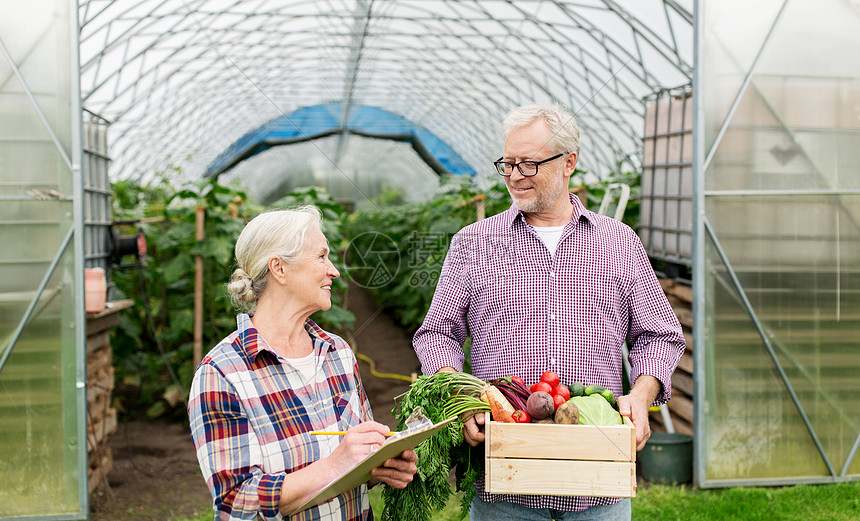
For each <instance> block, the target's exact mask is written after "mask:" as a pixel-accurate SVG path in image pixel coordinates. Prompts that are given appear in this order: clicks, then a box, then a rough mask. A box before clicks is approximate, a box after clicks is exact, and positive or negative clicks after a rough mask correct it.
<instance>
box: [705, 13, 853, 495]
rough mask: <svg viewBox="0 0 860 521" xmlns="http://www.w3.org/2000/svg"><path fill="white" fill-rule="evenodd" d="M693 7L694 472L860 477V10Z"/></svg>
mask: <svg viewBox="0 0 860 521" xmlns="http://www.w3.org/2000/svg"><path fill="white" fill-rule="evenodd" d="M741 11H743V13H744V15H743V16H738V15H737V13H738V12H741ZM696 22H697V27H698V28H697V31H698V34H699V47H698V49H697V52H698V58H699V63H700V64H701V67H700V69H699V70H698V72H697V73H698V75H699V79H700V81H699V82H697V85H698V89H697V91H696V92H694V94H693V96H694V102H695V103H696V105H697V107H698V109H697V113H698V115H699V116H700V117H699V119H698V128H697V131H698V135H699V136H700V137H701V138H700V140H699V141H698V142H697V143H698V145H699V146H700V148H699V149H698V151H697V155H698V165H697V166H698V173H699V176H700V177H698V179H697V181H696V183H697V186H696V189H695V192H694V193H695V194H696V198H697V205H698V211H697V212H695V215H696V216H697V217H699V219H698V222H697V223H696V229H695V231H694V236H695V238H696V240H695V242H696V246H695V251H694V259H695V265H694V268H693V272H694V278H695V280H694V289H693V294H694V298H695V299H696V302H695V304H694V309H695V310H696V317H695V331H694V334H695V342H694V344H695V351H694V352H695V363H696V366H695V371H696V399H697V403H696V440H697V445H696V461H697V465H696V468H697V472H696V473H697V476H696V479H697V482H698V483H699V484H700V485H702V486H708V487H719V486H734V485H761V484H788V483H804V482H806V483H831V482H834V481H846V480H857V479H860V458H858V447H860V378H858V377H857V375H858V374H860V349H858V341H857V339H858V335H860V176H858V175H857V172H860V147H858V143H860V117H858V116H860V112H858V107H860V105H858V101H857V100H860V39H858V38H857V28H858V27H860V10H858V9H857V7H856V4H855V5H853V6H852V4H851V3H849V2H844V1H842V0H823V1H820V2H814V3H813V2H785V1H783V0H778V1H774V0H770V1H762V2H757V3H756V4H755V8H754V9H751V8H750V4H748V3H746V2H740V1H722V2H700V9H699V17H698V18H697V21H696Z"/></svg>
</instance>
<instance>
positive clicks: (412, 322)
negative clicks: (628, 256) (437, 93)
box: [345, 170, 639, 332]
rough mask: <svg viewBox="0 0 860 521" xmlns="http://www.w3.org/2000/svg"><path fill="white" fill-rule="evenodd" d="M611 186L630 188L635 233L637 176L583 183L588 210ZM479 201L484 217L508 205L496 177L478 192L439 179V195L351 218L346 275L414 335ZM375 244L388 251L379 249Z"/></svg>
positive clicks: (467, 183)
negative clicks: (454, 239) (362, 265)
mask: <svg viewBox="0 0 860 521" xmlns="http://www.w3.org/2000/svg"><path fill="white" fill-rule="evenodd" d="M591 177H593V176H591ZM588 179H589V176H588V175H587V173H586V172H582V171H580V170H577V171H576V172H575V174H574V177H573V181H572V184H573V185H577V184H579V183H586V182H588ZM611 183H625V184H627V185H628V186H630V197H629V201H628V203H627V207H626V210H625V212H624V218H623V221H624V222H625V223H627V224H628V225H630V226H632V227H634V229H635V225H636V224H637V223H638V222H639V174H637V173H633V172H629V173H618V174H613V175H611V176H609V177H607V178H606V179H604V180H596V181H590V182H588V184H586V185H585V187H586V194H587V203H588V204H587V207H588V209H589V210H592V211H597V210H598V208H599V206H600V202H601V200H602V199H603V195H604V193H605V192H606V189H607V187H608V186H609V185H610V184H611ZM481 197H483V203H484V212H485V215H486V216H487V217H489V216H492V215H495V214H497V213H500V212H502V211H504V210H506V209H508V208H510V206H511V199H510V195H509V194H508V191H507V188H506V187H505V184H504V181H503V180H502V179H501V178H500V179H498V180H497V181H496V183H495V184H493V185H491V186H490V187H489V188H486V189H479V188H478V187H477V186H476V185H475V184H474V183H473V182H472V181H471V180H470V179H468V178H455V177H448V178H444V179H443V180H442V187H441V190H440V193H439V194H438V195H436V196H435V197H434V198H432V199H431V200H429V201H427V202H425V203H421V204H402V205H392V206H383V207H379V206H378V207H376V208H374V209H373V210H369V211H363V212H357V213H353V214H351V215H350V216H349V217H348V218H347V219H346V227H345V229H346V235H347V238H348V239H349V240H350V243H349V248H348V249H347V252H346V261H347V263H349V264H350V266H349V269H350V273H349V275H350V276H351V277H353V278H354V279H356V280H357V282H358V283H360V284H363V285H365V286H366V287H368V288H369V289H370V290H371V291H372V292H373V293H374V295H375V297H376V299H377V302H378V303H379V304H380V305H381V306H383V307H384V308H386V309H387V310H388V311H389V312H390V313H391V314H393V315H394V317H395V318H396V319H397V320H398V321H399V322H400V324H401V325H403V326H404V327H405V328H406V329H407V330H408V331H410V332H413V331H415V330H416V329H418V327H419V326H420V325H421V322H422V321H423V320H424V315H425V314H426V312H427V309H428V308H429V307H430V302H431V300H432V299H433V293H434V291H435V289H436V282H437V281H438V280H439V273H440V271H441V269H442V262H443V261H444V260H445V255H446V254H447V252H448V246H449V244H450V242H451V238H452V237H453V236H454V234H455V233H457V232H458V231H459V230H460V229H461V228H463V227H464V226H466V225H468V224H471V223H473V222H475V221H476V220H477V208H478V204H479V201H480V199H481ZM380 243H384V244H388V245H390V247H388V248H381V247H379V245H380ZM359 262H370V264H371V265H370V266H367V268H366V269H364V270H361V269H358V267H357V263H359ZM380 274H384V275H385V277H380V276H379V275H380Z"/></svg>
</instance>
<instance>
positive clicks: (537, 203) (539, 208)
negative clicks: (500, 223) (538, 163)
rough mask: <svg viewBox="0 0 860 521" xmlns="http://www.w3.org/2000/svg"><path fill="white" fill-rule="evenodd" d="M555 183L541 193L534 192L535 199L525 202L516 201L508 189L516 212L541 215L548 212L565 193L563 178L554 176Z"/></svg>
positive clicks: (509, 189)
mask: <svg viewBox="0 0 860 521" xmlns="http://www.w3.org/2000/svg"><path fill="white" fill-rule="evenodd" d="M556 175H557V177H556V182H555V183H554V184H552V185H549V186H546V187H545V188H544V190H543V191H537V190H535V197H534V198H532V199H530V200H527V201H522V200H520V201H518V200H517V199H516V198H514V195H513V194H511V188H510V187H508V193H509V194H511V200H512V201H513V202H514V206H515V207H516V208H517V210H519V211H521V212H523V213H543V212H548V211H549V210H551V209H552V207H553V206H554V205H555V203H556V201H557V200H558V199H559V197H560V196H561V194H563V193H564V192H565V186H564V177H563V176H561V175H558V174H556Z"/></svg>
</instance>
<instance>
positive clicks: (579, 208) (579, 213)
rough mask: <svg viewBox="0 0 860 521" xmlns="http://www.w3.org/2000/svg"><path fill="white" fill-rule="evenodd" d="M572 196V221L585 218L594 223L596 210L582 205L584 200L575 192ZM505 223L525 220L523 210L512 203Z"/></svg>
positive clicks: (510, 223)
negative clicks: (587, 208) (593, 210)
mask: <svg viewBox="0 0 860 521" xmlns="http://www.w3.org/2000/svg"><path fill="white" fill-rule="evenodd" d="M568 197H569V198H570V202H571V204H573V214H572V215H571V216H570V220H571V222H574V223H575V222H578V221H579V220H580V219H582V218H585V220H586V221H588V222H590V223H591V224H594V223H595V222H594V216H595V215H596V214H595V213H594V212H591V211H589V210H586V209H585V206H583V205H582V202H581V201H580V200H579V197H577V196H576V194H574V193H570V194H568ZM504 219H505V224H506V225H507V226H509V227H510V226H513V225H514V223H515V222H516V221H517V219H519V220H521V221H523V222H525V215H524V214H523V212H521V211H520V210H518V209H517V207H516V206H515V205H514V204H511V207H510V208H509V209H508V210H507V211H506V212H505V216H504Z"/></svg>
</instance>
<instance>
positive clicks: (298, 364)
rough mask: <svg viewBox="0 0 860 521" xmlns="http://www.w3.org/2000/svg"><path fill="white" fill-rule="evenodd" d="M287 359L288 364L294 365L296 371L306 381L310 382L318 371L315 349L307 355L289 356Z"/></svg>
mask: <svg viewBox="0 0 860 521" xmlns="http://www.w3.org/2000/svg"><path fill="white" fill-rule="evenodd" d="M286 360H287V363H288V364H290V365H291V366H293V367H294V368H295V369H296V371H298V372H299V375H300V376H301V377H302V380H304V381H305V382H310V381H311V379H312V378H313V377H314V374H315V373H316V372H317V368H316V357H315V356H314V352H313V351H311V352H310V353H309V354H308V355H307V356H303V357H301V358H287V359H286Z"/></svg>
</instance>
